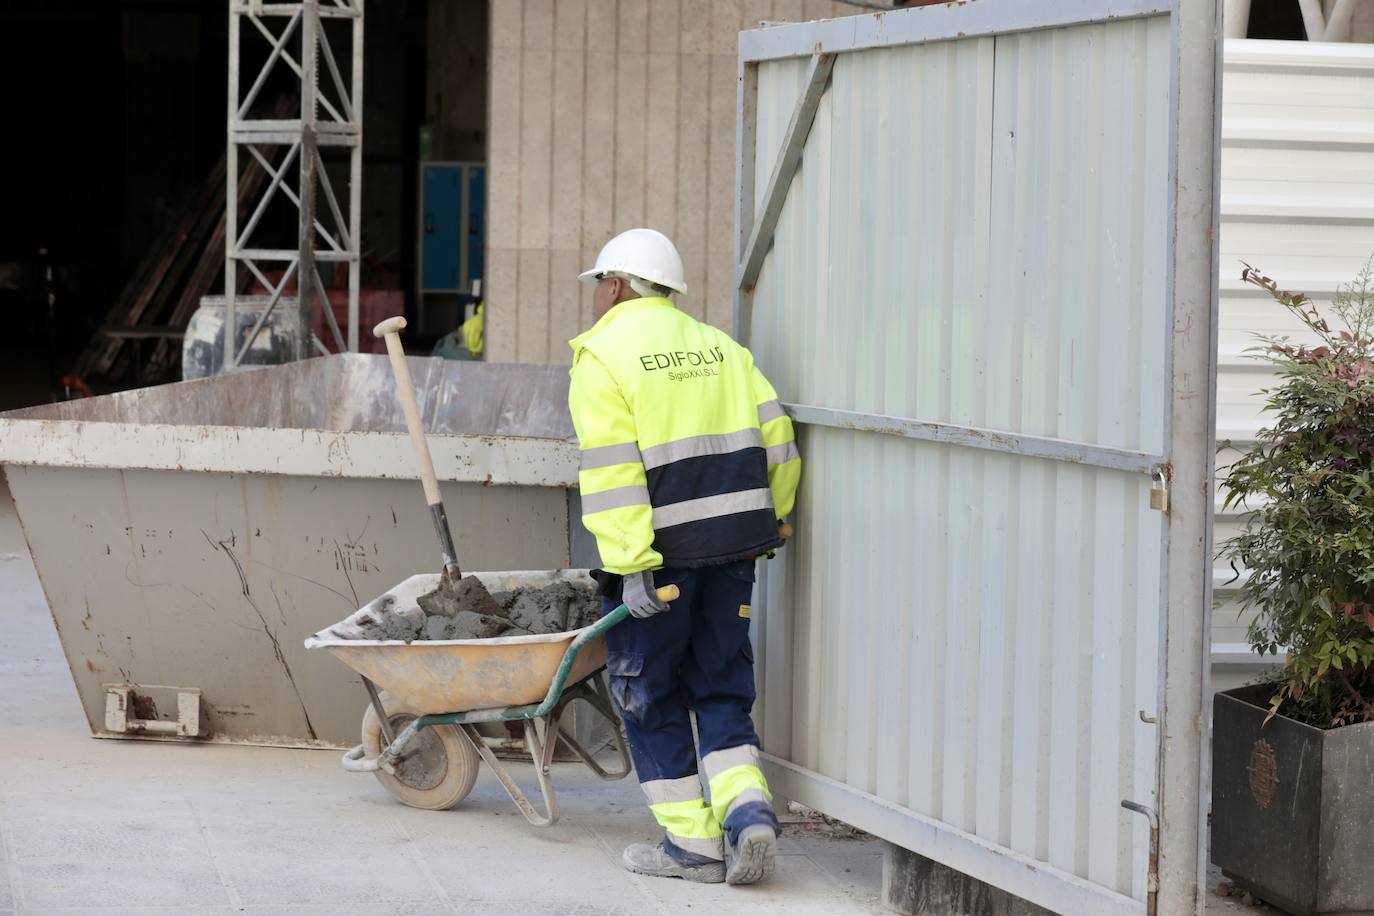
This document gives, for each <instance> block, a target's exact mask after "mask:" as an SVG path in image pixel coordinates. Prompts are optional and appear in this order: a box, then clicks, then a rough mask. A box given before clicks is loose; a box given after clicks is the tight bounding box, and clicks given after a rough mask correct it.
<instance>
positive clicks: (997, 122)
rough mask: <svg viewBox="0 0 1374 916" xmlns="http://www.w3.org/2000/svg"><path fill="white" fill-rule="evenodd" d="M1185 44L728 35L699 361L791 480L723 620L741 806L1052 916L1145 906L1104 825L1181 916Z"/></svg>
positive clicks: (1188, 158) (928, 19)
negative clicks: (719, 253) (733, 144)
mask: <svg viewBox="0 0 1374 916" xmlns="http://www.w3.org/2000/svg"><path fill="white" fill-rule="evenodd" d="M1215 28H1216V10H1215V4H1214V2H1212V0H1197V2H1192V0H1182V2H1181V4H1170V3H1167V2H1149V0H1137V2H1103V0H1073V2H1068V0H1056V2H1038V3H1035V4H1024V3H1016V2H997V0H977V2H972V3H968V4H964V5H957V6H956V5H950V6H942V7H930V8H924V9H916V10H910V11H904V12H898V13H887V14H880V15H876V16H871V17H855V18H852V19H847V20H844V21H828V22H821V23H810V24H805V25H800V26H785V27H778V28H770V29H764V30H761V31H757V32H749V33H745V34H744V35H742V36H741V44H740V48H741V52H740V55H741V70H740V78H741V93H740V173H739V183H740V194H739V200H740V202H741V207H740V214H739V216H740V218H739V229H740V236H739V265H740V266H739V276H738V286H739V290H740V292H739V296H738V302H737V316H736V317H737V333H738V335H739V336H740V338H741V339H742V340H745V341H747V342H748V344H749V345H750V346H751V347H752V348H753V349H754V352H755V354H756V356H757V359H758V361H759V364H760V365H761V366H762V367H763V368H764V369H765V371H766V372H767V373H768V375H769V376H770V378H772V380H773V381H774V383H775V384H776V386H777V387H778V389H779V391H780V392H781V393H782V397H783V400H784V401H786V402H787V405H788V410H789V412H790V413H791V414H792V416H793V418H794V419H795V420H796V421H797V422H798V425H799V437H800V442H801V448H802V453H803V456H804V458H805V460H806V461H807V467H806V471H805V475H804V482H803V490H802V493H801V496H800V499H799V509H798V516H797V526H796V527H797V537H796V542H795V543H794V544H793V545H792V546H791V547H790V548H789V549H788V550H786V551H784V552H783V554H782V558H781V559H780V560H778V561H775V562H773V563H771V564H768V565H767V566H766V572H765V575H764V577H763V580H762V582H761V585H760V589H759V592H760V593H759V595H758V604H759V605H760V607H761V609H762V613H761V614H759V615H758V622H757V627H756V634H755V642H756V655H757V657H758V660H759V672H760V681H761V701H760V704H759V706H758V713H757V714H758V716H759V719H760V723H759V724H760V731H761V734H762V738H763V743H764V750H765V752H766V754H767V759H768V762H769V766H770V771H771V773H770V778H772V779H773V780H774V781H775V783H776V784H777V785H778V787H779V788H780V789H781V790H782V791H783V792H784V793H785V794H787V795H789V796H791V797H794V798H797V799H798V800H800V801H803V802H806V803H808V804H811V805H814V806H816V807H818V808H821V809H822V810H826V811H829V812H831V813H834V814H836V815H838V816H841V817H843V818H845V819H846V820H849V821H851V822H852V823H855V824H856V825H858V826H860V827H863V828H865V829H868V830H870V831H872V832H874V833H877V834H878V835H880V836H883V837H884V838H886V839H888V840H891V841H893V842H896V843H898V844H899V845H902V846H905V847H907V848H910V849H912V850H914V851H916V852H918V853H921V854H922V855H925V856H929V857H930V858H933V859H936V860H938V861H941V862H943V863H945V864H947V865H950V866H952V867H955V868H958V869H959V870H961V871H964V872H967V873H969V874H972V875H973V876H974V877H977V878H979V879H981V880H984V881H987V882H989V883H991V884H994V885H997V886H999V887H1002V888H1004V889H1006V890H1008V891H1011V892H1012V893H1015V894H1017V895H1019V896H1021V897H1024V898H1026V899H1029V900H1031V901H1032V902H1035V903H1038V904H1040V905H1042V906H1046V907H1049V908H1052V909H1054V910H1056V911H1059V912H1066V913H1114V912H1138V911H1140V910H1141V909H1143V908H1144V907H1145V905H1146V904H1147V902H1153V901H1152V900H1151V896H1152V895H1151V893H1150V892H1151V888H1152V886H1153V884H1154V880H1153V873H1152V871H1151V865H1150V861H1151V858H1152V857H1151V845H1152V833H1151V829H1150V826H1149V821H1147V817H1145V816H1141V815H1139V814H1133V813H1131V812H1129V811H1127V810H1124V809H1123V807H1122V802H1123V800H1128V801H1131V802H1135V803H1137V804H1138V805H1141V806H1144V808H1145V809H1149V812H1150V814H1153V812H1156V811H1158V812H1159V814H1160V816H1161V817H1162V823H1163V827H1164V829H1163V831H1162V837H1161V841H1162V848H1161V852H1162V859H1161V869H1160V874H1161V877H1162V888H1161V896H1160V904H1161V906H1160V910H1161V911H1162V912H1171V913H1172V912H1191V911H1192V909H1193V908H1194V907H1195V906H1196V901H1197V896H1196V886H1197V877H1198V874H1199V870H1200V869H1199V864H1200V861H1201V856H1200V853H1199V845H1198V825H1199V791H1198V790H1199V772H1200V767H1201V764H1202V753H1203V752H1202V747H1201V742H1200V740H1199V735H1198V727H1197V726H1198V722H1199V721H1200V719H1199V714H1200V710H1201V697H1202V692H1203V690H1204V688H1205V678H1206V676H1205V671H1204V669H1205V660H1206V658H1207V615H1208V612H1207V608H1208V605H1209V601H1210V574H1211V564H1210V558H1209V548H1208V538H1209V535H1210V516H1211V511H1212V503H1211V495H1210V494H1211V477H1210V467H1211V460H1210V458H1211V442H1212V435H1211V423H1212V411H1213V405H1214V402H1215V393H1214V373H1215V367H1214V362H1213V361H1214V353H1213V341H1214V336H1215V331H1214V323H1215V299H1214V292H1213V291H1214V289H1215V287H1214V276H1215V267H1214V263H1215V256H1214V253H1213V251H1212V249H1211V246H1210V240H1211V239H1212V238H1213V237H1214V236H1213V235H1212V234H1211V233H1212V229H1213V207H1214V200H1213V198H1214V184H1213V178H1214V176H1213V162H1214V156H1215V131H1214V122H1215V107H1216V106H1215V102H1214V98H1213V94H1212V88H1213V85H1214V80H1215V53H1216V49H1215V34H1216V32H1215ZM1164 484H1167V485H1168V486H1169V490H1170V494H1171V496H1170V500H1171V504H1170V506H1169V511H1168V512H1167V513H1163V512H1160V511H1153V510H1152V509H1151V504H1152V494H1151V488H1152V486H1154V487H1161V486H1163V485H1164ZM1151 819H1152V818H1151Z"/></svg>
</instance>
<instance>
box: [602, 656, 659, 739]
mask: <svg viewBox="0 0 1374 916" xmlns="http://www.w3.org/2000/svg"><path fill="white" fill-rule="evenodd" d="M606 673H607V674H608V675H610V683H611V696H612V697H613V698H614V699H615V705H616V706H618V707H619V708H620V715H621V717H622V718H624V719H625V720H626V721H627V722H632V723H634V724H635V725H638V726H641V727H642V726H644V725H646V724H647V723H646V722H645V721H644V719H645V716H646V715H647V714H649V713H650V711H651V709H652V703H651V702H650V697H649V691H648V689H647V686H646V684H645V682H644V678H643V677H642V675H643V673H644V656H642V655H618V656H615V657H613V658H611V659H610V660H609V661H608V662H607V664H606Z"/></svg>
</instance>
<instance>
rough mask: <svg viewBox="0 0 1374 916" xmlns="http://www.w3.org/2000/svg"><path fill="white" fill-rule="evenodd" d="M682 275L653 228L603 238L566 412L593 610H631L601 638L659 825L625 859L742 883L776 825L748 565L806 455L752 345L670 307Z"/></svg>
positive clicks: (767, 539) (772, 530)
mask: <svg viewBox="0 0 1374 916" xmlns="http://www.w3.org/2000/svg"><path fill="white" fill-rule="evenodd" d="M683 273H684V271H683V267H682V258H681V257H680V256H679V255H678V252H677V249H676V248H675V247H674V246H673V243H672V242H671V241H669V240H668V238H667V237H666V236H664V235H663V234H662V233H659V232H655V231H654V230H652V229H631V230H629V231H627V232H623V233H621V234H620V235H618V236H616V237H615V238H613V239H611V240H610V241H609V242H607V243H606V246H605V247H604V248H602V249H601V253H600V254H599V255H598V256H597V259H596V266H595V267H593V268H591V269H590V270H588V271H586V272H584V273H583V274H581V276H580V278H579V279H581V280H583V281H587V282H594V283H596V290H595V293H594V295H593V303H594V313H595V316H596V324H595V325H594V326H593V327H592V328H591V330H589V331H587V332H586V333H584V334H581V335H579V336H578V337H576V338H574V339H573V340H572V341H571V346H572V349H573V367H572V383H571V387H570V389H569V393H568V405H569V408H570V409H571V412H572V418H573V424H574V426H575V427H576V429H577V436H578V440H579V445H580V447H581V450H582V468H581V474H580V481H581V491H582V521H583V523H584V524H585V525H586V527H587V530H588V531H590V532H591V533H592V534H593V535H595V536H596V542H597V546H598V548H599V549H600V552H601V565H602V569H601V570H599V571H598V578H599V580H600V581H601V582H602V591H603V594H604V595H605V596H606V597H605V598H604V599H603V605H604V607H605V610H606V611H607V612H609V611H610V610H611V609H613V608H615V607H617V606H619V605H620V604H621V603H622V602H623V603H625V604H626V605H628V606H629V609H630V614H631V617H630V618H629V619H627V620H626V621H625V622H624V623H622V624H620V625H619V626H617V627H614V628H613V629H611V630H610V631H609V632H608V633H607V646H608V648H609V661H608V665H607V669H608V672H609V674H610V683H611V693H612V695H613V696H614V697H615V701H616V705H617V706H618V707H619V709H620V712H621V715H622V717H623V718H624V720H625V728H626V732H627V734H628V737H629V744H630V751H631V754H632V756H633V758H634V763H635V770H636V772H637V773H638V775H639V780H640V786H641V788H643V790H644V794H645V795H646V796H647V797H648V799H649V809H650V811H652V812H653V814H654V817H655V818H656V819H657V820H658V823H659V824H660V825H661V826H662V827H663V829H664V833H665V836H664V838H663V840H662V841H661V842H660V843H658V844H657V845H649V844H643V843H637V844H634V845H631V846H630V847H628V848H627V849H626V850H625V853H624V857H623V861H624V865H625V867H626V868H628V869H629V870H630V871H633V872H638V873H639V874H644V875H654V876H661V877H681V878H686V879H688V880H691V881H702V882H708V883H719V882H721V881H728V882H729V883H731V884H750V883H753V882H755V881H759V880H761V879H763V878H766V877H767V876H768V875H769V874H771V872H772V869H773V856H774V853H775V851H776V846H777V835H778V820H777V816H776V815H775V814H774V813H773V809H772V806H771V800H772V796H771V794H770V793H769V791H768V785H767V783H766V781H765V780H764V777H763V773H762V771H761V770H760V769H759V749H758V744H759V742H758V736H757V734H756V733H755V732H754V725H753V722H752V720H751V719H750V710H751V708H752V707H753V704H754V663H753V662H754V656H753V650H752V648H751V646H750V643H749V605H750V600H751V595H752V593H753V588H754V565H755V558H756V557H759V556H761V555H763V554H767V553H769V552H770V551H773V550H775V549H776V548H778V547H779V546H781V544H782V538H781V537H780V531H782V530H783V528H782V524H781V520H782V518H783V517H784V516H785V515H786V514H787V513H789V512H790V511H791V510H792V502H793V499H794V497H795V494H796V490H797V483H798V480H799V479H800V477H801V458H800V456H799V455H798V453H797V446H796V442H795V440H794V438H793V433H792V421H791V420H790V419H789V418H788V417H787V416H786V415H785V414H784V413H783V411H782V408H781V407H779V406H778V400H777V394H776V393H775V392H774V391H773V387H772V386H771V385H770V384H769V383H768V381H767V379H765V378H764V377H763V374H762V373H761V372H759V370H758V369H757V368H756V367H755V366H754V359H753V356H752V355H751V354H750V353H749V351H748V350H746V349H745V348H744V347H742V346H740V345H739V344H737V343H735V342H734V341H733V340H732V339H731V338H730V337H729V336H728V335H726V334H725V333H724V332H722V331H720V330H718V329H716V328H714V327H711V326H710V325H707V324H704V323H702V322H700V321H697V320H696V319H694V318H692V317H691V316H689V315H687V314H686V313H685V312H682V311H681V310H679V309H678V308H677V307H676V306H674V305H673V303H672V302H671V301H669V298H668V297H669V296H671V295H672V294H673V293H686V292H687V284H686V282H685V281H684V280H683ZM670 584H671V585H676V586H677V587H678V589H679V591H680V597H678V598H677V599H675V600H674V601H673V602H672V603H671V604H666V603H664V602H663V601H661V600H660V599H659V598H658V596H657V595H656V594H655V588H656V587H662V586H665V585H670ZM689 712H691V713H695V714H696V727H697V736H698V738H697V741H698V743H697V744H696V745H694V742H693V735H692V723H691V720H690V718H689ZM698 752H700V756H701V760H702V765H703V768H704V769H705V771H706V773H705V775H706V781H707V784H708V785H709V787H710V798H711V800H710V804H707V803H706V801H705V800H704V797H703V793H702V785H701V779H700V776H699V774H698V773H697V756H698Z"/></svg>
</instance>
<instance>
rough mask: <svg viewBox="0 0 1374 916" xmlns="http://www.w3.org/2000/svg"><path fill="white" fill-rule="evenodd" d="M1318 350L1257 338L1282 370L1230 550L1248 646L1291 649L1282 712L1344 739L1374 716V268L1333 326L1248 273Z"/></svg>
mask: <svg viewBox="0 0 1374 916" xmlns="http://www.w3.org/2000/svg"><path fill="white" fill-rule="evenodd" d="M1241 278H1242V279H1243V280H1244V281H1245V282H1247V283H1250V284H1253V285H1255V286H1258V287H1260V288H1262V289H1264V290H1267V291H1268V292H1269V294H1270V295H1271V296H1272V297H1273V298H1274V300H1275V301H1277V302H1278V303H1279V304H1280V305H1281V306H1283V307H1284V308H1286V309H1287V310H1288V311H1289V312H1291V313H1292V314H1293V315H1295V316H1296V317H1297V318H1298V319H1299V320H1301V321H1302V323H1303V324H1304V325H1305V326H1306V327H1307V328H1308V329H1309V330H1311V331H1312V332H1313V333H1315V334H1316V335H1317V336H1318V337H1319V338H1320V339H1321V343H1320V345H1318V346H1315V347H1311V348H1309V347H1306V346H1294V345H1293V344H1292V343H1291V342H1290V340H1289V339H1288V338H1286V337H1266V336H1259V337H1257V339H1258V340H1259V341H1260V342H1261V344H1262V346H1261V347H1258V348H1256V349H1254V350H1252V351H1250V352H1251V353H1252V354H1253V355H1254V356H1256V357H1257V358H1260V359H1264V360H1267V361H1268V362H1270V363H1272V364H1273V365H1274V367H1275V368H1276V370H1277V373H1278V376H1279V383H1278V384H1277V385H1276V386H1275V387H1272V388H1268V389H1265V390H1264V391H1263V392H1262V394H1264V395H1265V397H1266V406H1267V408H1268V411H1269V414H1270V418H1271V419H1272V425H1270V426H1268V427H1267V428H1265V429H1263V430H1261V431H1260V433H1259V436H1258V439H1257V441H1256V442H1255V444H1254V446H1253V447H1252V448H1251V449H1250V450H1249V451H1248V452H1246V453H1245V455H1244V456H1243V457H1242V458H1241V459H1240V460H1239V461H1237V462H1236V463H1235V464H1234V465H1233V466H1232V467H1231V469H1230V471H1229V472H1228V473H1227V475H1226V485H1227V487H1228V488H1229V492H1228V493H1227V496H1226V505H1227V506H1228V507H1230V506H1232V505H1235V504H1238V503H1241V504H1244V505H1245V506H1247V507H1248V508H1251V509H1253V510H1254V512H1253V514H1252V515H1250V516H1249V517H1248V518H1247V521H1246V524H1245V528H1244V530H1243V532H1242V533H1241V534H1239V535H1237V536H1236V537H1234V538H1232V539H1230V540H1229V541H1227V542H1226V543H1225V544H1223V545H1221V550H1220V554H1221V555H1222V556H1223V557H1227V558H1229V559H1230V562H1231V565H1232V568H1233V569H1235V570H1236V571H1237V573H1238V574H1240V573H1243V572H1248V578H1246V579H1245V580H1244V581H1243V583H1242V585H1241V588H1240V593H1241V603H1242V606H1243V607H1245V608H1253V609H1255V611H1256V612H1257V613H1256V616H1255V618H1254V620H1253V621H1252V623H1251V624H1250V629H1249V640H1250V645H1251V646H1252V647H1253V648H1254V649H1255V650H1256V651H1257V652H1259V653H1260V654H1262V655H1263V654H1266V653H1267V654H1274V653H1276V652H1277V651H1278V650H1279V649H1280V648H1284V649H1286V650H1287V653H1288V658H1287V661H1286V663H1285V664H1284V666H1283V668H1282V670H1281V671H1280V672H1279V673H1278V675H1277V677H1276V678H1275V681H1274V686H1275V688H1276V692H1275V693H1274V696H1273V698H1272V700H1271V702H1270V715H1271V716H1272V715H1274V714H1275V713H1282V714H1283V715H1286V716H1288V717H1290V718H1293V719H1297V720H1299V721H1302V722H1306V723H1308V724H1311V725H1316V726H1318V727H1321V728H1334V727H1338V726H1341V725H1350V724H1353V723H1356V722H1366V721H1370V720H1371V719H1374V483H1371V471H1372V469H1374V257H1371V259H1370V260H1369V261H1368V262H1366V264H1365V266H1364V269H1363V270H1361V271H1360V273H1359V275H1358V276H1357V277H1356V278H1355V281H1354V282H1353V283H1351V284H1350V285H1349V286H1344V287H1341V289H1340V291H1339V292H1338V294H1337V295H1336V296H1335V298H1334V300H1333V311H1334V315H1335V318H1336V319H1337V320H1338V323H1339V324H1340V325H1342V326H1341V327H1339V328H1335V329H1333V328H1332V327H1331V326H1330V324H1329V323H1328V321H1327V320H1325V319H1323V318H1322V316H1321V315H1320V314H1318V312H1317V310H1316V308H1315V307H1314V306H1313V304H1312V301H1311V300H1310V299H1308V298H1307V297H1306V296H1304V295H1302V294H1301V293H1291V292H1287V291H1284V290H1280V289H1279V288H1278V287H1277V285H1276V284H1275V283H1274V281H1273V280H1270V279H1269V278H1268V277H1265V276H1263V275H1261V274H1260V273H1259V272H1258V271H1256V270H1254V269H1253V268H1251V267H1250V266H1249V265H1246V269H1245V271H1244V272H1243V273H1242V274H1241Z"/></svg>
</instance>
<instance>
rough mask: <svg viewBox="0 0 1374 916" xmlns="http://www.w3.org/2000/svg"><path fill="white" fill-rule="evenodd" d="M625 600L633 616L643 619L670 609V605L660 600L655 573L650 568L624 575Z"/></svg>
mask: <svg viewBox="0 0 1374 916" xmlns="http://www.w3.org/2000/svg"><path fill="white" fill-rule="evenodd" d="M624 583H625V584H624V601H625V606H626V607H628V608H629V609H630V616H631V617H638V618H639V619H640V620H643V619H644V618H645V617H652V616H654V615H655V614H661V613H663V612H664V611H666V610H668V605H666V604H664V603H663V602H662V601H660V600H659V598H658V594H657V593H655V592H654V574H653V572H652V571H650V570H647V569H646V570H644V571H643V572H637V573H627V574H626V575H625V577H624Z"/></svg>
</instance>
